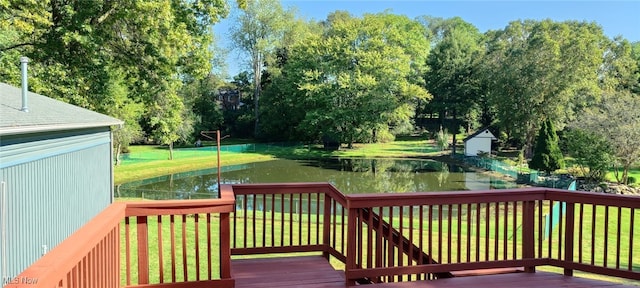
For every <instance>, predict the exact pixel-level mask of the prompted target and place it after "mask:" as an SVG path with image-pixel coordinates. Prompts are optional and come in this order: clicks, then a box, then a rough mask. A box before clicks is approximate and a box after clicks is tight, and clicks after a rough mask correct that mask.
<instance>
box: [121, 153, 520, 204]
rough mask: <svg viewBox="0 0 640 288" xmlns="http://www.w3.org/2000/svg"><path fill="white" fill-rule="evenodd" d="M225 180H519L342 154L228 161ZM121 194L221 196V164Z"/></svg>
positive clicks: (494, 184)
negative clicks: (219, 183)
mask: <svg viewBox="0 0 640 288" xmlns="http://www.w3.org/2000/svg"><path fill="white" fill-rule="evenodd" d="M221 182H222V184H240V183H279V182H329V183H331V184H333V185H334V186H336V188H338V190H340V191H342V192H343V193H346V194H353V193H391V192H394V193H403V192H432V191H456V190H458V191H459V190H487V189H504V188H514V187H517V184H515V182H514V181H509V180H505V179H502V178H496V177H491V176H489V175H487V174H484V173H477V172H473V171H471V170H468V169H466V168H464V167H460V166H456V165H451V164H447V163H443V162H438V161H434V160H422V159H411V160H407V159H380V158H376V159H363V158H342V159H322V160H304V161H301V160H286V159H278V160H273V161H267V162H258V163H250V164H244V165H236V166H229V167H223V168H222V171H221ZM115 194H116V195H115V196H116V197H138V198H139V197H142V198H145V199H203V198H216V197H218V187H217V171H216V169H215V168H212V169H205V170H200V171H192V172H186V173H179V174H173V175H167V176H162V177H157V178H152V179H146V180H142V181H136V182H131V183H125V184H122V185H117V186H116V187H115Z"/></svg>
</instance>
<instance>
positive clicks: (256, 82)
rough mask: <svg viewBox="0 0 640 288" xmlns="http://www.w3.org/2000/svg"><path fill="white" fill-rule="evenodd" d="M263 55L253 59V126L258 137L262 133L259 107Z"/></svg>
mask: <svg viewBox="0 0 640 288" xmlns="http://www.w3.org/2000/svg"><path fill="white" fill-rule="evenodd" d="M261 58H262V57H260V56H255V57H254V60H253V86H254V87H253V106H254V107H253V109H254V112H255V118H256V119H255V126H254V127H253V128H254V130H253V136H254V137H256V138H257V137H258V135H259V134H260V118H259V117H260V112H259V111H260V109H259V102H260V85H261V80H262V79H261V77H262V71H261V70H262V69H261V67H262V64H261V61H262V59H261Z"/></svg>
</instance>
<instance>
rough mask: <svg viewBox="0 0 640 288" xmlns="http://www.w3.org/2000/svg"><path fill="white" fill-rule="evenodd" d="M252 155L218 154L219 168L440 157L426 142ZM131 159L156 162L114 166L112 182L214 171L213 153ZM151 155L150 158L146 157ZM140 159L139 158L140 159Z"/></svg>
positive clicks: (139, 149) (159, 151)
mask: <svg viewBox="0 0 640 288" xmlns="http://www.w3.org/2000/svg"><path fill="white" fill-rule="evenodd" d="M258 147H260V148H259V149H256V151H248V152H228V151H223V152H221V154H220V162H221V165H222V166H227V165H237V164H246V163H253V162H260V161H268V160H273V159H276V158H284V159H317V158H325V157H393V158H400V157H431V156H437V155H440V154H441V152H439V151H437V150H436V149H435V148H434V146H433V143H431V142H428V141H426V140H416V139H413V140H406V141H396V142H391V143H375V144H358V145H356V146H355V147H354V148H353V149H346V148H343V149H341V150H338V151H325V150H324V149H322V148H321V146H319V145H311V146H307V145H298V146H290V147H282V146H269V145H259V146H258ZM130 151H131V152H130V153H131V155H134V157H135V155H145V156H144V157H155V159H157V160H151V161H149V160H146V161H138V162H135V161H130V162H128V163H124V164H122V165H119V166H116V167H115V169H114V181H115V183H116V184H122V183H126V182H131V181H135V180H142V179H146V178H151V177H157V176H162V175H167V174H173V173H179V172H187V171H195V170H200V169H207V168H212V167H216V165H217V156H216V153H215V151H213V150H211V151H194V150H188V149H187V150H184V151H180V150H178V151H177V152H175V153H176V155H175V157H174V160H168V158H169V151H168V149H167V148H166V147H160V146H151V145H140V146H131V147H130ZM149 155H151V156H149ZM141 157H142V156H141Z"/></svg>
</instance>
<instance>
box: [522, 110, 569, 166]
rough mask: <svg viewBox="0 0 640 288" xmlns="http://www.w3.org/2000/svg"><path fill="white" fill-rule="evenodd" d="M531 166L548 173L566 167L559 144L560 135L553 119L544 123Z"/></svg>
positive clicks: (539, 133)
mask: <svg viewBox="0 0 640 288" xmlns="http://www.w3.org/2000/svg"><path fill="white" fill-rule="evenodd" d="M529 168H531V169H536V170H541V171H546V172H547V173H550V172H553V171H555V170H558V169H561V168H564V156H562V152H561V151H560V146H558V135H557V134H556V131H555V129H554V128H553V123H552V122H551V120H546V121H544V122H543V123H542V126H541V127H540V131H539V132H538V138H537V139H536V147H535V150H534V152H533V157H532V158H531V161H530V162H529Z"/></svg>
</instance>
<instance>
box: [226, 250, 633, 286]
mask: <svg viewBox="0 0 640 288" xmlns="http://www.w3.org/2000/svg"><path fill="white" fill-rule="evenodd" d="M231 269H232V276H233V277H234V278H235V281H236V286H235V287H236V288H257V287H300V288H346V287H347V286H346V283H345V278H344V272H343V271H337V270H335V269H334V268H333V267H332V266H331V265H330V264H329V262H327V260H325V259H324V258H323V257H321V256H304V257H282V258H252V259H234V260H232V261H231ZM638 285H639V286H640V281H639V284H638ZM363 286H364V285H363ZM367 286H368V287H371V288H408V287H426V288H457V287H476V288H484V287H486V288H495V287H518V288H530V287H569V288H572V287H574V288H578V287H615V288H626V287H629V288H632V287H635V288H638V287H639V286H630V285H623V284H618V283H613V282H607V281H599V280H592V279H586V278H579V277H569V276H564V275H562V274H555V273H549V272H536V273H524V272H522V273H508V274H496V275H482V276H468V277H456V278H450V279H440V280H435V281H414V282H397V283H381V284H371V285H366V286H365V287H367Z"/></svg>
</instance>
